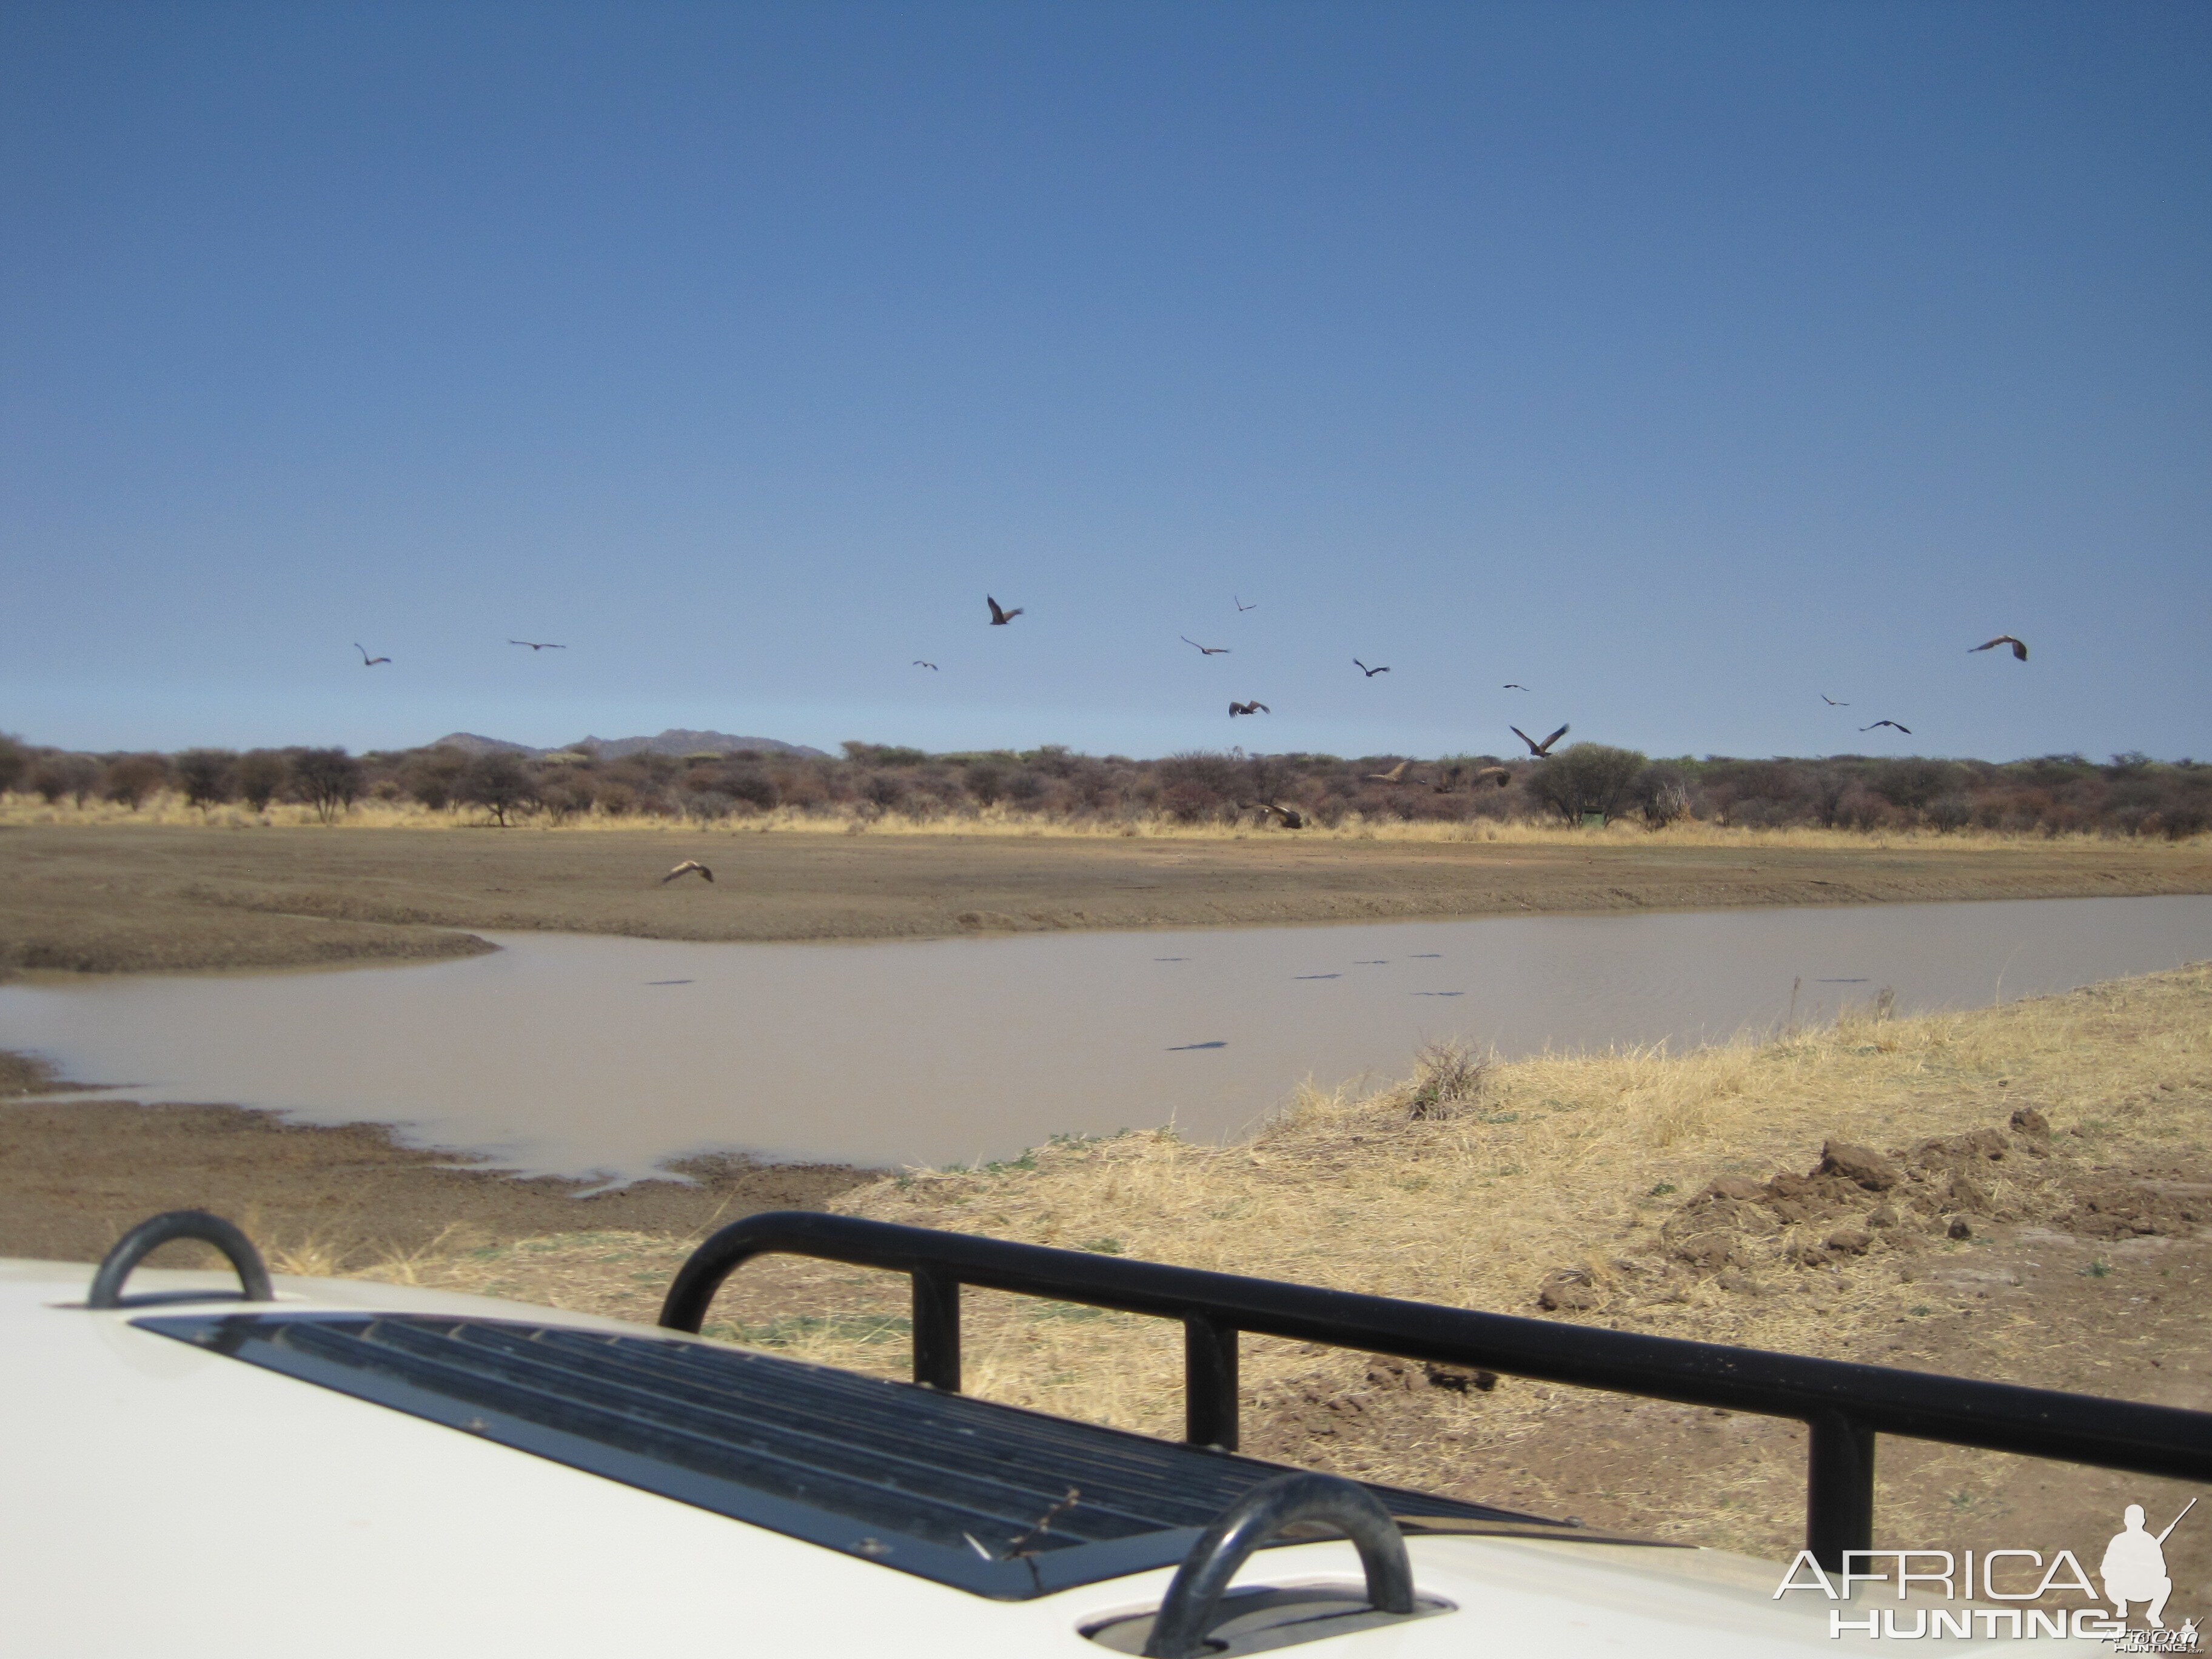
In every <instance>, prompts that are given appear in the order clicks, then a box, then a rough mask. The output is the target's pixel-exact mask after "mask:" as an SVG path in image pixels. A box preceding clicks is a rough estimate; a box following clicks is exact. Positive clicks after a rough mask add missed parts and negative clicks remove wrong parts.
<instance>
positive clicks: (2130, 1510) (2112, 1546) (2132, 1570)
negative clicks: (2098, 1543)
mask: <svg viewBox="0 0 2212 1659" xmlns="http://www.w3.org/2000/svg"><path fill="white" fill-rule="evenodd" d="M2196 1507H2197V1500H2196V1499H2195V1498H2191V1499H2190V1500H2189V1502H2188V1504H2186V1505H2185V1507H2184V1508H2183V1510H2182V1511H2181V1515H2177V1516H2174V1517H2173V1519H2172V1520H2171V1521H2169V1522H2166V1530H2165V1531H2164V1532H2162V1533H2160V1534H2159V1535H2158V1536H2157V1537H2155V1538H2154V1537H2152V1536H2151V1535H2150V1534H2148V1533H2147V1532H2145V1531H2144V1530H2143V1506H2142V1504H2129V1505H2128V1507H2127V1511H2126V1513H2125V1514H2124V1515H2123V1516H2121V1517H2120V1524H2121V1527H2122V1528H2123V1529H2122V1530H2121V1531H2119V1532H2117V1533H2115V1534H2112V1542H2111V1543H2109V1544H2107V1545H2106V1546H2105V1559H2104V1560H2103V1561H2102V1562H2100V1563H2099V1565H2098V1567H2097V1576H2098V1577H2100V1578H2102V1579H2103V1580H2104V1581H2105V1599H2106V1601H2110V1602H2111V1603H2112V1611H2113V1612H2114V1613H2117V1614H2118V1616H2119V1620H2120V1622H2121V1623H2122V1624H2125V1623H2126V1622H2127V1618H2128V1603H2129V1602H2130V1601H2145V1602H2148V1603H2149V1605H2148V1607H2145V1608H2144V1609H2143V1619H2144V1620H2145V1621H2146V1622H2147V1623H2148V1625H2149V1626H2151V1628H2152V1629H2154V1630H2164V1629H2165V1628H2166V1620H2163V1619H2161V1618H2160V1617H2159V1615H2160V1613H2164V1612H2165V1611H2166V1597H2167V1596H2169V1595H2172V1594H2173V1580H2172V1578H2170V1577H2167V1576H2166V1539H2167V1538H2168V1537H2169V1536H2171V1535H2172V1532H2173V1529H2174V1528H2176V1527H2178V1526H2179V1525H2180V1524H2181V1516H2183V1515H2187V1514H2188V1513H2189V1511H2190V1510H2193V1509H2195V1508H2196Z"/></svg>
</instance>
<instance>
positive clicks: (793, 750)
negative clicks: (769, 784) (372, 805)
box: [426, 726, 828, 760]
mask: <svg viewBox="0 0 2212 1659" xmlns="http://www.w3.org/2000/svg"><path fill="white" fill-rule="evenodd" d="M426 747H428V748H432V749H458V750H461V751H462V752H463V753H464V754H469V755H490V754H506V755H527V756H529V757H531V758H532V759H533V760H538V759H542V758H544V757H545V756H547V755H557V754H563V753H566V752H568V750H576V749H592V750H597V751H598V752H599V755H600V756H602V757H604V758H605V759H607V760H620V759H621V758H622V757H623V756H625V755H641V754H642V755H701V754H707V753H709V752H711V753H714V754H717V755H729V754H734V753H736V752H737V751H738V750H744V749H752V750H759V751H760V752H761V753H762V754H763V755H799V756H801V757H820V758H823V759H827V758H828V756H827V753H826V751H824V750H820V749H811V748H809V747H808V746H807V745H806V744H803V743H785V742H784V741H782V740H781V738H738V737H732V735H731V734H730V733H729V732H687V731H684V730H681V729H679V728H678V727H674V726H671V727H670V728H669V729H668V730H667V731H665V732H662V733H661V734H660V735H659V737H657V738H583V739H581V740H580V741H579V742H576V743H572V744H562V746H561V747H560V748H557V749H533V748H532V747H531V745H530V744H526V743H509V742H508V741H507V739H506V738H487V737H482V736H479V735H478V734H477V733H476V732H447V734H446V735H445V736H444V737H442V738H439V739H438V740H437V741H436V742H435V743H433V744H427V745H426Z"/></svg>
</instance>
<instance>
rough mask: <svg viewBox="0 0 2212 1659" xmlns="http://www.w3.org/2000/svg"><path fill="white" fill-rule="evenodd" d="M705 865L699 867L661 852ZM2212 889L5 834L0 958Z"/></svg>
mask: <svg viewBox="0 0 2212 1659" xmlns="http://www.w3.org/2000/svg"><path fill="white" fill-rule="evenodd" d="M678 858H698V859H702V860H705V861H706V862H707V863H708V865H709V866H711V867H712V868H713V869H714V873H715V880H714V883H713V884H711V885H709V884H706V883H703V882H701V881H699V880H698V879H696V878H692V877H686V878H684V880H683V881H682V882H680V883H678V884H673V885H670V886H665V887H664V886H662V885H661V884H660V883H659V878H660V875H661V873H662V872H664V871H665V870H666V869H668V867H669V866H670V865H671V864H672V863H673V862H675V861H676V860H678ZM2203 892H2212V849H2208V848H2203V847H2197V846H2191V845H2187V844H2185V845H2183V846H2180V847H2178V848H2177V847H2169V846H2166V845H2162V844H2161V845H2149V844H2137V843H2121V842H2110V843H2106V842H2100V843H2090V844H2075V845H2057V846H2054V845H2050V844H2045V843H2025V842H2024V843H2020V844H2016V845H2014V844H2008V845H2001V846H1995V847H1990V846H1986V845H1984V846H1978V847H1972V848H1966V847H1957V846H1945V845H1941V844H1931V843H1925V842H1922V843H1914V844H1909V845H1903V846H1893V847H1887V848H1884V847H1879V846H1875V845H1873V844H1870V843H1868V844H1858V845H1852V844H1849V843H1843V844H1839V845H1837V846H1817V847H1803V846H1789V847H1782V846H1763V845H1758V844H1755V843H1753V842H1750V841H1748V840H1747V841H1746V842H1745V843H1744V844H1743V845H1742V846H1741V847H1734V846H1715V845H1711V844H1679V843H1670V842H1667V841H1666V840H1665V839H1664V838H1663V837H1647V838H1644V839H1641V840H1633V841H1631V840H1623V839H1618V838H1614V837H1612V836H1597V835H1593V836H1589V838H1588V839H1587V840H1577V839H1572V838H1568V839H1563V840H1561V841H1559V842H1548V843H1539V844H1528V843H1520V844H1516V843H1511V842H1503V843H1487V842H1479V841H1475V842H1395V841H1387V840H1382V841H1374V842H1361V841H1346V840H1333V841H1309V842H1300V841H1299V840H1297V838H1296V837H1295V836H1291V835H1289V834H1284V833H1275V834H1267V835H1255V836H1252V837H1250V838H1249V839H1245V840H1213V841H1206V840H1174V841H1154V840H1141V839H1132V840H1120V839H1113V838H1077V837H1060V838H1054V837H1047V836H1034V837H1032V836H955V835H945V836H921V835H905V836H865V835H863V836H847V835H836V836H810V835H797V834H778V835H775V836H767V835H758V834H750V833H744V832H739V833H731V832H727V831H724V832H720V833H711V834H710V833H707V832H702V833H700V834H699V835H697V836H679V835H673V834H671V833H670V832H668V831H665V830H643V831H635V832H630V831H596V832H593V833H591V834H573V835H564V834H562V833H559V832H552V833H546V832H541V831H536V830H513V831H507V832H502V831H499V830H495V829H449V830H448V829H425V830H410V831H406V832H404V833H396V832H392V831H384V830H374V829H346V828H343V827H338V828H335V829H323V828H320V827H301V828H270V829H262V828H253V829H197V828H191V827H186V826H133V825H83V826H45V827H18V828H10V829H0V972H6V971H8V970H9V969H11V968H12V969H59V970H64V971H73V972H87V973H117V972H133V971H143V970H148V969H216V968H270V967H297V966H312V965H317V964H328V963H343V962H363V961H376V960H405V959H410V958H416V957H443V956H453V955H464V954H468V953H471V952H473V951H481V950H484V949H487V948H489V947H487V946H486V945H484V944H483V941H481V940H480V939H475V938H474V937H472V936H471V933H469V931H468V930H471V929H477V928H482V929H514V930H527V929H538V928H544V929H549V930H555V931H560V932H569V933H624V934H631V935H635V936H640V937H646V938H655V939H891V938H915V937H943V936H946V935H954V934H960V933H989V932H1022V931H1041V930H1049V929H1056V928H1106V927H1203V926H1227V925H1255V924H1269V923H1293V922H1319V921H1375V920H1384V919H1397V918H1409V917H1436V916H1470V915H1494V914H1499V913H1528V912H1534V911H1567V910H1571V911H1603V910H1628V909H1644V908H1665V909H1703V908H1714V907H1718V906H1724V905H1775V904H1851V903H1875V902H1903V901H1915V900H1938V899H1990V898H2057V897H2075V896H2086V895H2099V896H2110V895H2115V894H2152V893H2203Z"/></svg>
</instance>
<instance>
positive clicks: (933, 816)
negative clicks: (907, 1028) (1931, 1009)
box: [0, 739, 2212, 845]
mask: <svg viewBox="0 0 2212 1659" xmlns="http://www.w3.org/2000/svg"><path fill="white" fill-rule="evenodd" d="M845 750H846V752H845V754H844V755H843V756H842V757H829V756H821V755H802V754H793V753H784V752H778V751H773V750H734V751H729V752H723V751H711V752H709V751H702V752H700V753H696V754H688V755H672V754H663V753H659V752H654V751H651V750H646V751H639V752H629V753H623V754H618V755H607V754H603V753H601V752H599V750H596V749H595V748H592V747H591V746H588V745H579V746H577V747H575V748H573V749H569V750H558V751H555V752H553V753H551V754H549V755H544V756H535V755H530V754H525V753H521V752H519V751H514V750H498V749H489V750H482V751H471V750H463V749H460V748H458V747H453V746H449V745H441V746H436V747H432V748H428V749H418V750H395V751H390V752H381V753H372V754H368V755H362V756H349V755H348V754H346V753H345V752H344V751H343V750H334V749H288V750H252V751H251V752H249V753H246V754H244V755H237V754H233V753H230V752H228V751H227V750H210V749H196V750H185V751H184V752H182V753H180V754H177V755H174V756H163V755H155V754H123V755H82V754H71V753H67V752H64V751H59V750H39V749H32V748H27V747H25V746H24V745H21V744H16V743H14V742H13V741H12V740H7V739H0V822H8V823H108V822H137V823H144V822H149V821H150V822H156V823H161V822H179V823H231V824H237V825H240V826H244V825H247V824H252V823H311V822H322V823H331V822H336V821H338V820H341V819H342V820H343V821H345V822H348V823H360V824H368V825H374V826H381V827H391V828H405V827H410V826H450V825H452V824H453V823H456V822H483V823H494V824H497V825H499V826H501V827H505V826H507V825H512V824H521V823H528V824H531V825H533V826H536V827H539V828H544V829H588V828H592V827H624V828H629V827H637V826H640V825H652V824H659V825H665V826H666V827H669V828H671V829H688V830H696V829H699V828H701V827H707V826H722V827H731V828H746V829H762V830H767V831H774V830H779V829H803V830H813V831H819V830H821V829H823V828H825V827H829V828H840V827H842V828H844V829H849V830H851V831H853V832H854V833H863V832H875V833H883V834H915V833H921V834H945V833H955V834H957V833H962V832H974V831H983V832H997V833H1006V832H1008V831H1012V832H1018V833H1024V834H1054V835H1066V834H1073V835H1126V836H1220V835H1224V834H1238V833H1250V832H1254V831H1257V830H1261V829H1266V828H1267V826H1268V824H1269V823H1270V822H1271V821H1270V820H1269V818H1268V817H1267V815H1266V814H1265V813H1262V812H1261V811H1259V804H1260V803H1272V804H1273V805H1279V806H1286V807H1288V808H1290V809H1291V810H1292V811H1295V812H1296V813H1297V815H1298V819H1299V824H1300V828H1299V830H1298V831H1297V832H1295V833H1301V834H1304V835H1308V836H1316V835H1318V836H1389V837H1392V838H1407V839H1431V838H1434V839H1445V840H1467V839H1475V840H1491V841H1497V840H1505V841H1514V840H1521V839H1526V838H1529V837H1536V838H1551V837H1555V836H1559V835H1561V834H1564V833H1583V831H1582V829H1581V826H1582V825H1583V823H1584V822H1585V818H1586V815H1589V817H1590V821H1595V818H1603V819H1605V820H1606V821H1607V823H1611V824H1612V825H1613V826H1614V827H1615V829H1616V830H1617V832H1619V833H1622V834H1644V833H1647V832H1650V833H1658V834H1661V835H1663V836H1666V837H1667V838H1668V839H1670V840H1675V841H1685V842H1692V843H1695V842H1701V841H1705V840H1709V839H1717V840H1721V841H1725V842H1741V841H1743V840H1745V839H1747V838H1748V839H1752V840H1754V841H1763V840H1765V839H1766V838H1769V837H1775V836H1779V837H1781V838H1782V839H1783V840H1784V841H1785V842H1809V843H1812V844H1830V845H1840V844H1864V843H1865V841H1866V839H1867V838H1869V837H1874V838H1877V839H1888V838H1895V837H1899V836H1905V837H1915V836H1926V837H1928V838H1929V839H1931V840H1932V841H1934V842H1937V843H1939V844H1942V843H1951V844H1955V843H1956V842H1962V841H1965V842H1984V843H1985V842H1987V841H1988V840H1989V839H1990V838H1998V839H2002V838H2009V837H2017V836H2035V837H2039V838H2050V837H2057V836H2136V837H2145V838H2148V839H2152V840H2165V841H2185V840H2190V839H2191V838H2195V837H2198V836H2203V834H2204V833H2205V832H2206V831H2207V829H2208V828H2212V766H2202V765H2198V764H2197V763H2193V762H2190V761H2181V762H2177V763H2162V762H2155V761H2153V760H2150V759H2149V758H2148V757H2144V756H2140V755H2121V756H2116V757H2113V758H2112V760H2111V761H2110V762H2109V763H2093V762H2091V761H2088V760H2087V759H2085V758H2083V757H2081V756H2078V755H2068V756H2050V757H2043V758H2041V759H2037V760H2027V761H2016V762H2011V763H2004V764H1995V763H1987V762H1981V761H1954V760H1933V759H1925V758H1918V757H1905V758H1883V757H1868V756H1850V755H1845V756H1833V757H1827V758H1825V759H1820V760H1786V759H1777V760H1766V761H1745V760H1735V759H1730V758H1728V757H1711V756H1709V757H1705V759H1702V760H1698V759H1692V758H1690V757H1682V758H1680V759H1675V760H1662V761H1657V762H1653V761H1650V760H1647V759H1646V757H1644V756H1643V755H1641V754H1638V753H1637V752H1636V751H1634V750H1625V749H1617V748H1613V747H1610V746H1608V745H1605V744H1591V743H1584V744H1575V745H1573V746H1572V747H1571V748H1569V749H1566V750H1562V751H1560V753H1559V755H1557V756H1556V757H1553V759H1550V760H1547V761H1541V762H1538V761H1534V760H1530V759H1528V758H1527V757H1504V758H1503V759H1501V758H1500V757H1496V756H1492V755H1455V756H1444V757H1440V758H1437V759H1432V760H1421V759H1418V758H1414V757H1405V756H1395V755H1375V756H1366V757H1353V758H1342V757H1336V756H1331V755H1316V754H1283V755H1248V754H1245V753H1244V752H1243V751H1242V750H1235V751H1232V752H1230V753H1213V752H1192V753H1186V754H1179V755H1170V756H1168V757H1164V758H1161V759H1157V760H1132V759H1129V758H1127V757H1121V756H1114V755H1108V756H1092V755H1083V754H1077V753H1074V752H1073V751H1072V750H1066V749H1065V748H1061V747H1059V746H1057V745H1047V746H1045V747H1043V748H1041V749H1035V750H1022V751H1016V750H1003V751H1000V750H994V751H987V752H977V753H963V754H936V755H933V754H926V753H924V752H923V751H921V750H916V749H905V748H897V747H894V746H890V745H885V744H867V743H860V742H857V741H856V742H853V743H848V744H846V745H845ZM1392 775H1395V781H1385V778H1386V776H1392ZM1501 779H1502V780H1503V786H1502V787H1500V784H1499V781H1500V780H1501ZM11 791H12V792H13V793H9V792H11ZM1273 823H1275V824H1276V825H1277V826H1278V827H1277V828H1276V829H1274V830H1273V833H1278V834H1279V833H1285V830H1284V829H1281V828H1280V827H1279V825H1280V823H1281V819H1280V817H1279V815H1278V817H1276V819H1274V820H1273Z"/></svg>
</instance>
